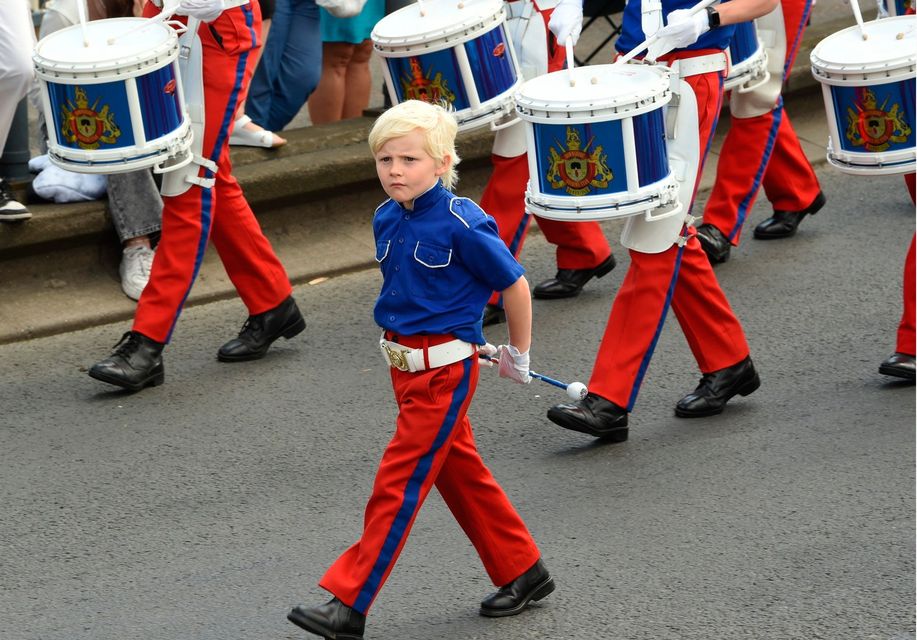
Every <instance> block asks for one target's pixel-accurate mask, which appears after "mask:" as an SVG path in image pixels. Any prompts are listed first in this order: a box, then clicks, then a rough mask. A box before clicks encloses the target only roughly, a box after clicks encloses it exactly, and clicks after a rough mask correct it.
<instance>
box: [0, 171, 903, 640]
mask: <svg viewBox="0 0 917 640" xmlns="http://www.w3.org/2000/svg"><path fill="white" fill-rule="evenodd" d="M820 176H821V179H822V181H823V187H824V190H825V192H826V193H827V194H828V197H829V203H828V206H827V207H826V208H825V209H824V210H823V211H822V212H821V213H819V214H818V215H817V216H816V217H814V218H812V219H810V220H807V221H806V222H805V223H804V225H803V226H802V227H801V230H800V233H799V234H798V235H797V237H796V238H794V239H792V240H787V241H773V242H761V241H754V240H752V239H751V238H750V225H751V224H755V223H756V222H758V221H760V220H761V219H762V218H763V217H765V216H766V210H765V209H766V205H763V206H762V205H760V204H759V206H758V208H756V210H755V211H754V212H753V214H752V217H751V222H750V225H749V227H748V231H749V238H748V239H747V240H746V241H745V242H744V243H743V245H742V246H741V247H740V248H739V250H738V251H735V252H734V253H733V259H732V260H731V261H730V262H728V263H726V264H725V265H721V266H720V267H718V270H717V273H718V275H719V277H720V278H721V281H722V283H723V286H724V288H725V289H726V290H727V292H728V294H729V296H730V299H731V301H732V303H733V306H734V307H735V309H736V311H737V313H738V315H739V316H740V318H742V320H743V322H744V325H745V327H746V330H747V332H748V335H749V341H750V343H751V346H752V354H753V358H754V359H755V362H756V363H757V366H758V368H759V370H760V374H761V378H762V381H763V384H762V387H761V389H760V390H759V391H758V392H756V393H755V394H753V395H751V396H749V397H747V398H742V399H738V398H737V399H736V400H735V401H734V402H733V403H731V404H730V406H729V407H728V409H727V411H726V413H725V414H723V415H722V416H719V417H714V418H711V419H706V420H691V421H686V420H679V419H677V418H675V417H674V416H673V413H672V408H673V405H674V404H675V402H676V401H677V400H678V399H679V398H680V397H681V396H682V395H683V394H684V393H685V392H687V391H690V390H691V389H693V387H694V385H695V384H696V382H697V378H698V376H699V374H698V373H697V371H696V367H695V365H694V363H693V359H692V357H691V355H690V353H689V351H688V349H687V346H686V343H685V341H684V339H683V337H682V335H681V333H680V330H679V328H678V324H677V322H676V321H675V319H674V317H670V319H669V322H668V323H667V324H666V327H665V330H664V332H663V335H662V338H661V340H660V343H659V345H658V348H657V351H656V355H655V357H654V359H653V361H652V365H651V367H650V370H649V373H648V375H647V377H646V380H645V382H644V385H643V389H642V391H641V395H640V398H639V401H638V405H637V407H636V410H635V412H634V413H633V414H632V416H631V439H630V440H629V441H628V442H626V443H623V444H616V445H604V446H603V445H597V444H595V443H594V442H593V441H592V439H591V438H589V437H586V436H582V435H580V434H576V433H573V432H568V431H564V430H562V429H560V428H558V427H556V426H554V425H553V424H551V423H550V422H548V421H547V419H546V418H545V410H546V409H547V408H548V407H549V406H550V405H551V404H553V403H556V402H558V401H562V400H563V394H562V393H559V392H557V390H556V389H554V388H553V387H550V386H547V385H544V384H537V383H533V384H532V385H530V386H528V387H519V386H516V385H513V384H512V383H510V382H509V381H506V380H502V379H499V378H497V377H496V375H495V373H494V372H493V371H483V372H482V381H481V384H480V385H479V388H478V393H477V397H476V399H475V402H474V404H473V405H472V408H471V418H472V423H473V424H474V425H475V430H476V435H477V439H478V444H479V447H480V448H481V450H482V451H483V452H484V455H485V459H486V460H487V461H488V463H489V464H490V466H491V467H492V469H493V470H494V472H495V475H496V476H497V477H498V479H499V480H500V481H501V482H502V483H503V485H504V487H505V488H506V490H507V492H508V494H509V495H510V497H511V499H512V500H513V501H514V503H515V504H516V506H517V507H518V508H519V510H520V511H521V512H522V514H523V515H524V517H525V519H526V520H527V522H528V524H529V526H530V527H531V529H532V531H533V533H534V535H535V537H536V539H537V540H538V541H539V544H540V546H541V548H542V551H543V555H544V559H545V561H546V563H547V565H548V567H549V568H550V569H551V571H552V572H553V574H554V576H555V579H556V582H557V585H558V588H557V591H556V592H555V593H554V594H553V595H551V596H550V597H549V598H547V599H545V600H544V601H543V602H542V603H541V604H540V605H538V606H536V607H532V609H531V610H530V611H526V612H525V613H524V614H523V615H520V616H518V617H515V618H511V619H505V620H490V619H484V618H481V617H479V616H478V614H477V605H478V602H479V600H480V599H481V598H482V597H483V596H484V595H485V594H487V593H488V592H489V591H490V590H491V586H490V585H489V583H488V580H487V578H486V575H485V574H484V572H483V570H482V568H481V566H480V562H479V561H478V560H477V558H476V557H475V554H474V552H473V549H472V548H471V546H470V545H469V543H468V542H467V540H466V539H465V537H464V535H463V534H462V532H461V530H460V529H459V528H458V527H457V526H456V524H455V523H454V521H453V520H452V518H451V516H450V515H449V513H448V511H447V510H446V508H445V507H444V505H443V503H442V501H441V500H440V499H439V498H438V497H437V496H435V495H434V496H432V497H431V500H430V501H429V502H428V503H427V505H426V506H425V507H424V509H423V510H422V511H421V514H420V516H419V518H418V520H417V523H416V526H415V528H414V532H413V535H412V537H411V538H410V540H409V542H408V544H407V545H406V546H405V549H404V553H403V555H402V559H401V561H400V562H399V564H398V566H397V567H396V569H395V570H394V572H393V573H392V576H391V579H390V580H389V582H388V583H387V585H386V586H385V588H384V589H383V591H382V593H381V595H380V597H379V598H378V600H377V602H376V604H375V607H374V608H373V610H372V611H371V615H370V617H369V622H368V627H367V634H366V637H367V638H368V639H370V640H373V639H383V638H384V639H397V640H431V639H435V640H438V639H445V640H472V639H474V640H485V639H487V640H497V639H499V640H521V639H548V638H550V639H557V638H577V639H580V640H610V639H612V638H614V639H619V638H620V639H627V640H638V639H640V640H642V639H647V640H669V639H671V640H682V639H695V638H696V639H698V640H700V639H703V640H710V639H714V640H718V639H729V640H733V639H745V638H748V639H756V640H758V639H768V640H770V639H774V640H778V639H821V638H824V639H826V640H827V639H830V640H843V639H856V640H866V639H870V640H872V639H878V640H890V639H894V640H904V639H913V638H914V601H915V589H914V584H915V582H914V555H915V548H914V531H915V514H914V504H915V495H914V467H915V460H914V449H915V438H914V434H915V424H914V423H915V394H914V387H913V386H909V385H906V384H902V383H897V382H892V381H890V380H889V379H887V378H885V377H883V376H881V375H879V374H878V373H877V366H878V364H879V362H880V361H881V360H882V359H884V358H885V357H886V356H887V355H888V354H889V353H891V352H892V351H893V349H894V340H895V329H896V326H897V322H898V318H899V315H900V312H901V271H902V262H903V258H904V253H905V251H906V249H907V246H908V243H909V242H910V239H911V237H912V234H913V233H914V210H913V207H912V206H911V204H910V201H909V199H908V197H907V195H906V191H905V188H904V185H903V184H902V180H901V178H900V177H891V178H870V179H851V178H849V177H843V176H841V175H839V174H837V173H834V172H831V171H829V170H827V169H822V170H820ZM607 226H608V235H609V238H610V239H611V240H612V241H613V243H614V245H615V248H616V250H618V249H619V245H618V244H617V238H618V229H619V227H620V225H619V224H615V223H609V224H608V225H607ZM618 257H619V259H620V260H621V264H620V265H619V266H618V268H617V269H616V270H615V271H613V272H612V273H611V274H610V275H608V276H606V277H605V278H603V279H601V280H598V281H595V282H593V283H591V284H590V285H589V286H588V288H587V290H586V291H585V292H584V293H583V294H582V295H581V296H580V297H579V298H578V299H576V300H574V301H568V302H541V301H537V302H536V303H535V323H536V330H535V331H536V333H535V346H534V348H533V368H535V369H536V370H539V369H540V370H542V371H543V372H545V373H548V374H552V375H555V376H557V377H560V378H564V379H580V380H583V381H587V380H588V376H589V371H590V369H591V366H592V360H593V357H594V353H595V350H596V346H597V344H598V340H599V337H600V335H601V332H602V329H603V326H604V321H605V318H606V316H607V313H608V309H609V307H610V302H611V299H612V296H613V294H614V292H615V291H616V289H617V287H618V285H619V283H620V281H621V278H622V277H623V273H624V271H625V268H626V263H627V258H626V255H625V252H624V251H622V250H618ZM524 262H525V264H526V265H527V267H528V268H529V272H530V277H531V280H532V281H533V282H534V281H538V280H540V279H541V278H544V277H546V276H549V275H552V274H553V266H552V263H553V253H552V251H551V249H550V248H549V247H548V246H547V245H546V244H545V243H544V241H543V239H542V238H541V237H540V236H538V237H534V238H532V239H531V240H530V243H529V245H528V246H527V248H526V251H525V253H524ZM379 281H380V279H379V276H378V274H377V273H376V272H374V271H369V272H361V273H355V274H351V275H347V276H342V277H339V278H335V279H332V280H328V281H324V282H321V283H317V284H313V285H307V286H302V287H299V288H297V290H296V292H295V295H296V298H297V300H298V301H299V302H300V305H301V307H302V308H303V309H304V311H305V313H306V314H307V317H308V322H309V327H308V329H307V332H306V333H305V334H303V335H302V336H300V337H299V338H296V339H295V340H293V341H289V342H285V341H281V342H280V343H279V344H278V345H277V346H276V347H275V348H274V349H273V350H272V351H271V353H270V354H269V357H267V358H265V359H264V360H262V361H258V362H253V363H246V364H221V363H218V362H217V361H216V359H215V352H216V349H217V348H218V346H219V345H220V344H221V343H222V342H223V341H224V340H226V339H228V338H229V337H232V336H233V335H235V332H236V331H237V330H238V327H239V326H240V324H241V322H242V320H243V316H244V310H243V307H242V305H241V303H240V302H238V301H229V302H220V303H213V304H209V305H205V306H200V307H195V308H192V309H189V310H188V311H187V312H186V313H185V315H184V316H183V318H182V319H181V322H180V323H179V325H178V329H177V331H176V334H175V337H174V342H173V344H172V345H171V346H170V347H169V348H168V350H167V352H166V384H165V385H164V386H162V387H157V388H155V389H148V390H146V391H144V392H142V393H139V394H136V395H128V394H124V393H120V392H111V391H110V390H109V388H108V387H106V386H105V385H103V384H102V383H98V382H96V381H93V380H91V379H90V378H88V377H87V376H86V374H85V368H86V367H87V366H89V365H90V364H92V362H94V361H95V360H97V359H99V358H101V357H102V356H104V355H106V354H107V353H108V352H109V350H110V347H111V345H112V344H114V343H115V342H116V340H117V339H118V337H119V336H120V335H121V332H123V331H124V330H126V329H127V328H128V327H127V326H125V325H109V326H103V327H98V328H94V329H91V330H86V331H81V332H78V333H70V334H65V335H59V336H54V337H50V338H46V339H41V340H34V341H30V342H22V343H14V344H8V345H3V346H0V550H2V552H0V638H3V640H39V639H40V640H116V639H117V640H124V639H125V638H140V639H149V640H228V639H232V640H243V639H245V640H249V639H251V640H254V639H258V640H264V639H293V638H305V637H307V636H306V634H304V633H303V632H301V631H300V630H298V629H297V628H295V627H293V626H292V625H290V624H289V623H288V622H287V621H286V620H285V614H286V612H287V610H288V608H289V607H290V605H293V604H296V603H299V602H305V603H307V604H312V603H318V602H321V601H323V600H324V599H325V594H324V593H323V592H322V591H321V590H320V589H319V588H318V587H317V586H316V581H317V579H318V578H319V577H320V576H321V574H322V573H323V571H324V570H325V568H326V567H327V566H328V564H329V563H330V562H331V561H332V560H333V559H334V558H335V557H336V556H337V554H339V553H340V552H341V551H342V550H343V549H344V548H345V547H346V546H347V545H349V544H350V543H351V542H353V541H354V540H355V538H356V536H357V535H358V532H359V528H360V525H361V521H362V510H363V506H364V502H365V499H366V497H367V496H368V493H369V489H370V485H371V481H372V477H373V475H374V472H375V467H376V464H377V462H378V459H379V456H380V455H381V452H382V449H383V447H384V445H385V443H386V441H387V439H388V438H389V436H390V433H391V430H392V425H393V419H394V415H395V413H394V403H393V400H392V398H391V392H390V388H389V384H388V379H387V373H386V370H385V367H384V366H383V364H382V361H381V358H380V356H379V354H378V352H377V347H376V344H375V343H376V339H377V336H378V331H377V328H376V327H375V326H374V324H373V321H372V315H371V312H372V304H373V301H374V297H375V295H376V293H377V290H378V286H379ZM74 304H92V301H91V300H74ZM502 332H503V330H502V329H501V328H498V329H496V330H495V331H491V332H490V333H489V337H490V339H491V341H493V342H497V341H500V340H501V339H502V336H503V333H502ZM309 637H311V636H309Z"/></svg>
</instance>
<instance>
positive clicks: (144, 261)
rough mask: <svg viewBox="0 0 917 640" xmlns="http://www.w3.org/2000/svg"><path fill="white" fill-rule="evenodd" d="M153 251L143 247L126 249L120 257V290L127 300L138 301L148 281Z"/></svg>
mask: <svg viewBox="0 0 917 640" xmlns="http://www.w3.org/2000/svg"><path fill="white" fill-rule="evenodd" d="M154 255H155V251H153V249H150V248H149V247H144V246H143V245H135V246H133V247H128V248H126V249H125V250H124V253H123V254H122V255H121V268H120V269H119V271H120V272H121V290H122V291H124V293H125V295H126V296H127V297H128V298H131V299H133V300H139V299H140V294H141V293H143V288H144V287H146V283H147V282H149V280H150V269H151V268H152V266H153V256H154Z"/></svg>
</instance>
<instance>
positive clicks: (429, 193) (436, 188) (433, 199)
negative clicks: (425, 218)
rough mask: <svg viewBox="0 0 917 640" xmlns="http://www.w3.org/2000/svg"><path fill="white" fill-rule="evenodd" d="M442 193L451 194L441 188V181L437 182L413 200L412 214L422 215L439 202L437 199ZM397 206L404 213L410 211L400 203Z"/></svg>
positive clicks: (444, 188)
mask: <svg viewBox="0 0 917 640" xmlns="http://www.w3.org/2000/svg"><path fill="white" fill-rule="evenodd" d="M444 193H445V194H448V195H451V192H450V191H449V190H448V189H446V187H444V186H443V183H442V181H441V180H437V181H436V182H435V183H433V185H432V186H431V187H430V188H429V189H427V190H426V191H424V192H423V193H421V194H420V195H419V196H417V197H416V198H414V209H413V211H412V213H414V214H415V215H418V214H421V213H423V212H424V211H425V210H427V209H429V208H430V207H432V206H433V205H435V204H436V203H437V202H439V199H440V198H441V197H442V196H443V194H444ZM398 206H400V207H401V208H402V209H404V210H405V211H410V209H408V208H407V207H405V206H404V205H403V204H401V203H400V202H399V203H398Z"/></svg>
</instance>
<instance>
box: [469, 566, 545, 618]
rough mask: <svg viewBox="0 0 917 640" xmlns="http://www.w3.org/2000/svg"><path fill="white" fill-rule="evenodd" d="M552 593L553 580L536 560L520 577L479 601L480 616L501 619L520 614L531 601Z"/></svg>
mask: <svg viewBox="0 0 917 640" xmlns="http://www.w3.org/2000/svg"><path fill="white" fill-rule="evenodd" d="M552 591H554V578H552V577H551V574H549V573H548V570H547V568H545V566H544V563H543V562H542V561H541V560H538V562H536V563H535V564H534V565H532V567H531V568H530V569H529V570H528V571H526V572H525V573H523V574H522V575H521V576H519V577H518V578H516V579H515V580H513V581H512V582H510V583H509V584H508V585H504V586H502V587H500V590H499V591H496V592H494V593H492V594H490V595H489V596H487V597H486V598H484V599H483V600H482V601H481V615H482V616H487V617H488V618H503V617H505V616H514V615H516V614H517V613H521V612H522V610H523V609H525V606H526V605H527V604H528V603H529V602H531V601H533V600H536V601H537V600H541V599H542V598H544V597H545V596H547V595H548V594H549V593H551V592H552Z"/></svg>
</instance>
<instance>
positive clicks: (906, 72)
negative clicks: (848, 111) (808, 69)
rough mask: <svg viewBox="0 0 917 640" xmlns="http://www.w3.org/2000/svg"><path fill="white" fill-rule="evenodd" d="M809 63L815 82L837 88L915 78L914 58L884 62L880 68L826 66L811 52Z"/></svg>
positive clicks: (857, 65) (862, 65)
mask: <svg viewBox="0 0 917 640" xmlns="http://www.w3.org/2000/svg"><path fill="white" fill-rule="evenodd" d="M811 62H812V75H813V76H815V79H816V80H818V81H819V82H823V83H824V84H829V85H835V86H839V87H845V86H858V85H862V84H870V83H872V84H886V83H888V82H900V81H902V80H907V79H909V78H914V77H917V60H915V59H914V58H910V59H901V58H899V59H897V60H892V61H889V62H886V63H884V64H882V65H881V66H870V65H864V64H848V65H834V66H828V65H829V64H830V63H826V62H825V61H823V60H820V59H819V58H817V57H816V56H815V53H814V52H813V53H812V56H811Z"/></svg>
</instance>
